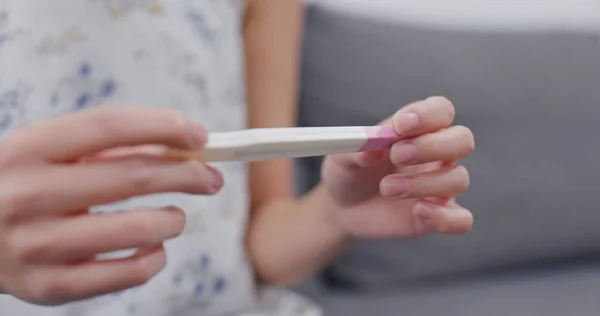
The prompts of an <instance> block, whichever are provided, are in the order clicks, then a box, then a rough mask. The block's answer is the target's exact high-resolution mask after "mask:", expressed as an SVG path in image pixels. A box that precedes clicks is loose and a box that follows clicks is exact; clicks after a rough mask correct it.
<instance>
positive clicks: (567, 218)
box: [300, 7, 600, 287]
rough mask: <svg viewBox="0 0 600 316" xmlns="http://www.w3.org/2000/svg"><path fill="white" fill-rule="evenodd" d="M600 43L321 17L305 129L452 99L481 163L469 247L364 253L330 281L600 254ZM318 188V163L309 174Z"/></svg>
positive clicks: (306, 78)
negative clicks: (436, 98)
mask: <svg viewBox="0 0 600 316" xmlns="http://www.w3.org/2000/svg"><path fill="white" fill-rule="evenodd" d="M598 34H599V33H598V32H595V33H593V32H590V33H585V32H558V31H555V32H536V33H533V32H531V33H527V32H521V33H510V34H509V33H502V32H475V31H473V32H469V31H444V30H441V29H435V28H417V27H409V26H404V25H402V24H400V23H397V24H390V23H385V22H373V21H367V20H363V19H361V18H358V17H353V16H347V15H342V14H337V13H335V12H330V11H328V10H326V9H323V8H319V7H311V8H310V9H309V11H308V20H307V30H306V40H305V51H304V64H303V79H302V93H301V113H300V118H301V124H302V125H305V126H321V125H364V124H374V123H376V122H377V121H379V120H380V119H381V118H383V117H385V116H387V115H389V114H391V113H392V112H393V111H395V110H396V109H397V108H398V107H399V106H400V105H402V104H405V103H408V102H410V101H413V100H417V99H422V98H425V97H427V96H430V95H445V96H447V97H449V98H450V99H451V100H452V101H453V102H454V103H455V106H456V108H457V121H456V122H457V123H458V124H464V125H467V126H469V127H471V128H472V129H473V131H474V133H475V136H476V142H477V149H476V152H475V153H474V154H473V155H472V157H470V158H469V159H467V160H466V161H465V162H464V163H465V164H466V165H467V166H468V168H469V170H470V172H471V177H472V187H471V189H470V190H469V191H468V193H466V194H465V195H464V196H462V197H461V198H460V201H461V202H462V203H463V204H464V205H466V206H467V207H469V208H470V209H472V210H473V212H474V214H475V218H476V223H475V228H474V230H473V231H472V233H470V234H469V235H467V236H464V237H448V236H432V237H428V238H424V239H420V240H415V241H397V240H374V241H364V242H360V243H358V244H357V245H356V246H355V247H353V248H352V249H350V250H349V251H348V252H347V253H345V254H344V255H343V256H342V257H341V258H339V260H337V261H336V262H335V263H334V264H332V266H331V267H330V268H329V270H328V271H329V272H330V276H333V278H334V279H337V280H339V281H345V282H350V283H353V284H357V285H365V286H366V285H369V286H375V287H377V286H381V285H383V284H390V283H392V284H394V283H400V282H402V281H405V280H407V279H414V278H417V279H419V278H424V277H434V276H440V275H445V274H451V273H456V272H461V271H469V270H473V269H478V270H481V269H491V268H496V267H503V266H513V265H520V264H526V263H529V262H535V261H544V260H550V259H553V258H564V257H572V256H579V255H585V254H590V253H598V252H600V207H599V205H600V204H599V202H600V187H599V186H598V182H599V181H600V180H599V179H600V164H599V163H598V162H600V146H599V145H598V144H599V143H600V142H599V141H598V136H597V135H600V40H599V37H598ZM300 167H301V173H302V174H303V175H304V177H305V178H307V179H308V182H307V183H308V185H307V187H310V185H312V184H314V183H315V182H316V181H318V168H319V160H318V159H306V160H304V161H302V162H301V164H300Z"/></svg>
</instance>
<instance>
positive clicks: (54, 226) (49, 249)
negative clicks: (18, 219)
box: [12, 206, 185, 263]
mask: <svg viewBox="0 0 600 316" xmlns="http://www.w3.org/2000/svg"><path fill="white" fill-rule="evenodd" d="M184 226H185V213H184V212H183V211H182V210H181V209H179V208H177V207H174V206H169V207H164V208H159V209H140V210H135V211H129V212H120V213H110V214H102V215H92V216H90V215H81V216H73V217H69V218H63V219H60V220H48V221H37V222H33V223H30V224H26V225H24V226H22V227H20V228H19V229H17V230H15V232H14V233H13V235H12V240H13V241H14V242H13V244H15V243H16V245H13V246H14V248H15V249H18V254H17V255H18V256H19V258H20V259H21V260H22V261H25V262H31V263H39V262H44V263H48V262H55V263H56V262H72V261H80V260H82V259H86V258H90V257H94V256H96V255H99V254H104V253H108V252H112V251H117V250H125V249H138V248H149V247H152V246H154V245H157V244H161V243H162V242H163V241H165V240H167V239H171V238H173V237H176V236H178V235H179V234H181V232H182V231H183V228H184Z"/></svg>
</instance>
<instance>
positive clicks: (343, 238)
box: [305, 184, 355, 245]
mask: <svg viewBox="0 0 600 316" xmlns="http://www.w3.org/2000/svg"><path fill="white" fill-rule="evenodd" d="M305 203H308V204H310V205H311V206H310V207H308V208H307V209H310V210H312V211H314V212H315V213H316V216H318V217H319V221H318V222H319V223H321V224H322V225H323V226H322V227H321V230H324V231H326V232H327V233H328V234H329V235H330V236H331V238H334V239H336V240H337V241H338V243H340V244H341V245H349V244H351V243H353V242H354V241H355V237H354V236H353V235H352V234H351V233H350V232H349V231H348V230H347V229H346V228H345V226H344V225H343V221H342V220H341V219H340V213H341V211H342V210H341V209H340V206H339V205H338V204H337V203H336V202H335V201H334V200H333V198H332V197H331V195H330V194H329V192H327V189H326V188H325V187H324V186H323V185H322V184H319V185H318V186H317V187H315V188H314V189H313V190H312V191H311V192H310V193H309V194H308V195H307V196H306V198H305Z"/></svg>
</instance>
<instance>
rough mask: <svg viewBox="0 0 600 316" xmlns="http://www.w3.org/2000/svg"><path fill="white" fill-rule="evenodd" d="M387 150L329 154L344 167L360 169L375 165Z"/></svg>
mask: <svg viewBox="0 0 600 316" xmlns="http://www.w3.org/2000/svg"><path fill="white" fill-rule="evenodd" d="M387 152H388V151H387V150H380V151H368V152H362V153H351V154H337V155H329V156H328V158H329V159H333V160H334V161H335V163H336V164H337V165H338V166H340V167H342V168H344V169H350V170H351V169H360V168H366V167H370V166H373V165H375V164H377V163H378V162H380V161H382V160H383V158H384V157H385V156H386V154H387Z"/></svg>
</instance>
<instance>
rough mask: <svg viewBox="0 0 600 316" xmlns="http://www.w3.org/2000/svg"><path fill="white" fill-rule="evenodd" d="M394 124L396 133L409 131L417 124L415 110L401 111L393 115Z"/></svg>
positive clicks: (417, 116) (417, 117)
mask: <svg viewBox="0 0 600 316" xmlns="http://www.w3.org/2000/svg"><path fill="white" fill-rule="evenodd" d="M393 120H394V126H395V127H396V131H397V132H398V134H401V135H402V134H403V133H406V132H410V131H412V130H413V129H415V128H417V127H418V126H419V115H418V114H417V113H415V112H408V113H401V112H397V113H396V114H395V115H394V119H393Z"/></svg>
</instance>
